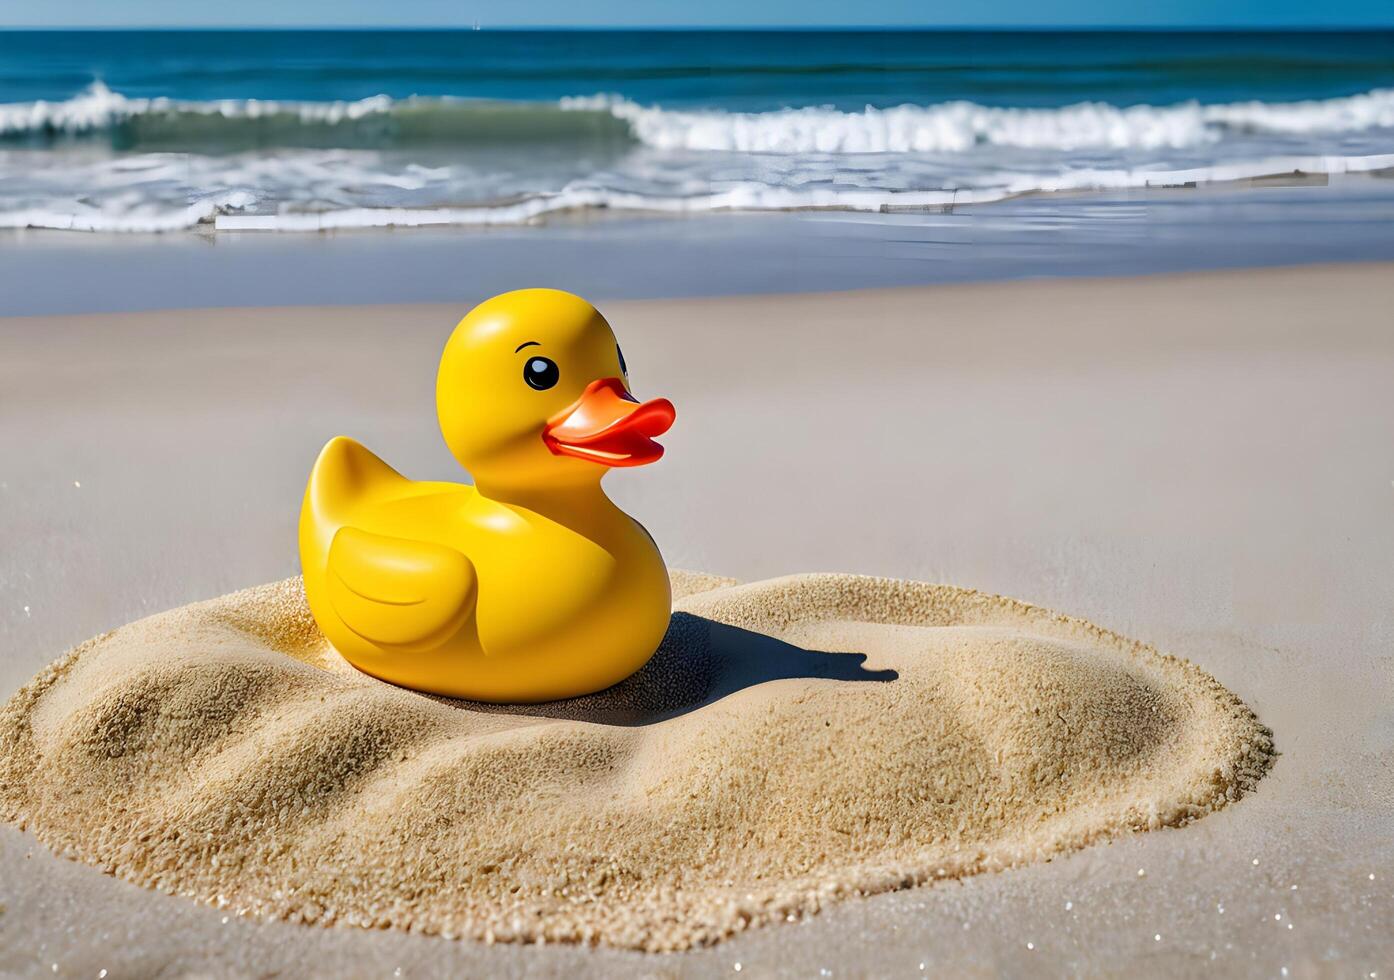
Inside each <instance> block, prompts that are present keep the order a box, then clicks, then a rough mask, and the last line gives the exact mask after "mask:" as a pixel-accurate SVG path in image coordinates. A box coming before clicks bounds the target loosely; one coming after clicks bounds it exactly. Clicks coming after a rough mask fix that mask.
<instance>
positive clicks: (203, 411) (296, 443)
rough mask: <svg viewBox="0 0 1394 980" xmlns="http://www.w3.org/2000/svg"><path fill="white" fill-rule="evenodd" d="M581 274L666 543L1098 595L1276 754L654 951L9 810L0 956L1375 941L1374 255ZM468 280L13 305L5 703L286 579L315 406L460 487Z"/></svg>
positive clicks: (643, 500)
mask: <svg viewBox="0 0 1394 980" xmlns="http://www.w3.org/2000/svg"><path fill="white" fill-rule="evenodd" d="M131 251H133V252H139V251H140V250H139V249H132V250H131ZM601 305H602V310H603V312H604V313H605V314H606V315H607V317H608V318H609V319H610V321H611V323H612V324H613V325H614V327H615V330H616V332H617V334H618V335H619V337H620V338H621V339H622V341H623V344H624V351H625V356H626V359H627V360H628V362H629V364H630V370H631V372H632V375H633V378H634V384H635V386H636V391H638V392H640V393H641V394H642V395H643V396H645V397H648V396H656V395H664V396H668V397H671V398H672V399H673V401H674V403H675V404H676V405H677V408H678V412H679V422H678V424H677V426H676V427H675V428H674V429H673V431H672V433H671V434H670V437H666V438H665V440H664V442H665V444H666V445H667V448H668V453H667V455H666V456H665V458H664V460H663V461H662V462H660V463H659V464H657V465H656V466H654V467H652V468H646V469H643V470H640V471H637V472H633V473H617V474H615V475H613V476H612V477H610V478H609V480H608V481H607V484H606V486H607V488H608V489H609V490H610V492H611V493H612V495H613V496H614V497H615V499H616V501H617V502H618V503H620V504H621V505H622V506H623V507H624V508H625V509H626V511H627V512H629V513H631V514H633V515H634V516H635V517H636V518H637V519H639V520H641V521H642V522H643V523H644V524H645V525H646V526H647V527H648V528H649V530H650V531H651V532H652V533H653V535H654V537H655V539H656V540H657V541H658V542H659V544H660V545H661V547H662V548H663V552H664V555H665V558H666V559H667V561H668V563H669V564H670V566H673V567H681V568H695V569H700V570H703V571H708V572H712V573H716V574H728V575H732V576H735V577H737V578H740V579H742V580H747V581H753V580H757V579H762V578H770V577H773V576H776V575H783V574H789V573H797V572H815V571H838V572H851V573H863V574H873V575H886V576H895V577H900V578H907V579H914V580H917V581H926V582H943V583H951V584H953V585H957V586H963V587H968V588H974V589H980V590H982V591H985V592H990V593H994V594H999V595H1009V596H1017V597H1020V598H1021V599H1023V600H1025V601H1028V602H1031V603H1035V604H1038V605H1041V606H1044V607H1046V608H1049V609H1055V610H1059V611H1060V612H1062V613H1065V614H1067V615H1069V616H1078V617H1082V618H1085V619H1088V620H1090V621H1092V622H1095V623H1098V624H1100V625H1101V626H1103V627H1105V628H1107V629H1111V630H1116V631H1118V632H1120V633H1122V634H1124V635H1127V636H1130V637H1136V638H1137V639H1139V640H1141V641H1143V642H1146V643H1153V644H1155V645H1156V646H1157V647H1158V648H1159V649H1161V650H1164V651H1166V652H1168V653H1171V654H1174V655H1176V656H1178V657H1181V658H1184V659H1187V660H1190V661H1192V662H1193V663H1194V664H1196V665H1197V666H1198V667H1199V668H1200V669H1201V670H1203V671H1205V672H1207V673H1209V674H1211V675H1213V676H1214V677H1215V678H1216V679H1217V680H1218V681H1219V682H1220V683H1221V684H1223V685H1224V686H1225V687H1226V688H1228V689H1229V690H1230V691H1232V692H1234V694H1235V695H1237V696H1238V697H1240V698H1242V699H1243V700H1244V702H1245V703H1247V704H1248V705H1250V706H1251V707H1252V708H1253V709H1254V711H1255V712H1256V713H1257V715H1258V717H1259V718H1260V719H1261V721H1262V722H1263V723H1264V724H1265V725H1267V726H1268V727H1270V728H1271V729H1272V730H1273V732H1274V733H1275V738H1276V741H1277V747H1278V750H1279V751H1280V752H1281V753H1282V755H1281V756H1280V758H1279V759H1278V761H1277V763H1276V765H1275V767H1274V768H1273V770H1272V771H1271V772H1270V773H1269V775H1268V776H1267V777H1266V778H1265V779H1264V780H1263V781H1262V782H1261V783H1260V784H1259V785H1258V787H1257V789H1256V791H1255V792H1254V793H1253V794H1252V795H1251V796H1247V797H1245V798H1244V799H1243V800H1241V801H1239V802H1238V803H1236V804H1235V805H1233V806H1231V807H1228V808H1226V809H1225V810H1224V811H1222V812H1220V813H1217V814H1214V815H1212V816H1209V817H1206V818H1205V819H1203V820H1200V821H1198V822H1196V823H1195V824H1193V825H1191V826H1188V827H1186V828H1184V829H1181V830H1165V831H1159V832H1156V833H1146V834H1140V835H1135V836H1129V837H1124V838H1121V839H1119V840H1117V841H1115V842H1114V843H1112V844H1110V845H1107V846H1095V847H1089V848H1086V849H1084V850H1083V851H1080V852H1078V853H1076V854H1074V855H1071V856H1068V857H1062V858H1059V859H1057V860H1055V861H1052V862H1050V863H1048V864H1043V865H1037V866H1033V867H1027V868H1021V869H1016V870H1013V871H1008V872H1004V873H1000V874H990V875H984V876H980V877H977V878H974V879H971V880H965V881H964V882H963V883H962V884H954V885H951V886H947V887H945V886H930V887H926V888H917V889H911V890H907V891H900V892H895V893H891V894H884V895H879V896H876V897H872V898H864V899H853V900H850V901H848V902H845V903H842V904H840V905H839V906H837V907H836V908H832V909H828V910H826V911H824V912H822V913H820V914H818V915H816V916H813V917H811V918H809V919H807V920H805V921H803V922H800V923H797V924H776V925H774V926H771V927H769V928H764V929H761V930H757V931H755V932H752V933H749V934H746V935H742V936H740V937H738V938H736V939H733V940H730V941H728V942H726V943H722V944H721V945H719V946H716V947H712V948H707V949H699V950H695V951H692V952H690V953H683V954H677V955H672V956H666V955H665V956H663V957H662V958H654V957H650V956H646V955H644V954H632V953H624V952H619V951H613V950H591V949H584V948H576V947H552V946H548V947H542V948H539V947H510V948H503V947H491V946H487V945H484V944H478V943H470V942H459V941H443V940H430V939H425V938H422V937H416V936H400V935H389V934H379V933H369V932H363V931H359V930H350V929H306V928H304V927H297V926H293V925H284V924H274V923H272V924H268V923H262V922H256V921H253V920H250V919H242V918H239V917H238V916H236V915H232V916H230V917H229V916H227V915H226V914H225V913H222V912H219V911H218V910H214V909H208V908H204V907H201V906H198V905H196V904H194V903H193V902H190V901H188V900H187V899H183V898H180V897H177V896H173V895H162V894H159V893H157V892H154V891H148V890H146V889H143V888H137V887H134V886H131V885H127V884H124V883H122V882H119V881H116V880H114V879H112V878H109V877H106V876H103V875H102V874H100V873H99V872H97V871H95V870H93V869H91V868H89V867H86V866H83V865H79V864H75V863H72V862H68V861H64V860H62V859H60V858H57V857H55V856H53V855H52V854H50V853H49V852H48V851H46V850H45V849H44V848H43V847H41V846H39V845H37V843H36V842H35V841H34V840H33V838H32V837H30V836H28V835H26V834H24V833H21V832H19V831H16V830H14V829H13V828H9V827H5V828H3V829H0V904H2V905H3V906H4V912H3V914H0V972H4V973H7V974H9V973H13V974H15V975H17V976H40V975H42V976H52V975H54V973H55V972H56V973H57V974H58V975H60V976H65V975H94V974H95V973H96V972H97V971H98V970H99V969H108V970H109V971H111V973H112V974H113V975H117V976H120V975H125V974H150V973H157V972H161V971H165V972H169V973H176V974H177V973H198V974H200V975H208V976H215V977H220V976H242V975H245V974H247V973H249V972H265V971H270V970H282V971H285V972H291V973H293V972H296V971H297V970H301V971H303V969H304V964H306V963H315V964H316V968H317V969H322V970H324V971H325V972H339V973H343V974H353V975H359V974H377V975H391V974H392V972H393V970H394V969H397V968H401V969H402V971H403V974H404V975H411V974H413V973H414V974H418V975H419V974H440V973H469V974H481V973H488V974H490V975H502V976H524V975H537V974H559V973H566V974H568V975H576V974H589V975H620V976H629V975H646V974H649V973H651V972H652V971H654V970H661V971H666V972H671V973H673V974H674V975H677V976H688V975H704V974H710V973H714V972H724V973H730V972H731V971H732V968H733V965H734V964H735V963H737V962H739V963H741V964H742V967H743V970H748V971H750V972H751V973H752V974H753V975H758V976H764V975H771V976H808V975H817V974H818V971H819V970H820V969H828V970H831V971H832V972H833V973H834V975H840V974H842V973H845V972H847V971H848V970H849V969H854V968H855V965H856V964H858V963H866V962H875V963H877V964H878V966H879V967H880V968H881V969H883V970H884V971H885V972H904V973H915V972H916V970H917V965H918V964H919V963H926V964H928V965H930V966H932V967H933V969H934V970H936V971H945V972H957V973H976V974H982V973H1003V972H1009V973H1018V974H1025V973H1029V972H1033V971H1041V970H1044V971H1047V972H1055V973H1064V972H1072V973H1084V974H1107V973H1112V972H1117V970H1119V969H1120V968H1123V969H1132V970H1134V971H1136V972H1141V973H1146V974H1168V975H1176V974H1184V975H1190V974H1191V973H1199V972H1200V971H1201V970H1202V969H1214V968H1219V969H1222V970H1226V971H1227V972H1230V973H1246V974H1248V973H1264V974H1277V973H1279V971H1280V968H1283V967H1286V968H1288V970H1289V973H1290V975H1296V976H1302V975H1307V974H1314V973H1319V972H1322V971H1329V970H1331V969H1340V970H1342V971H1343V972H1349V973H1368V972H1369V971H1371V970H1378V969H1379V968H1380V966H1381V965H1383V964H1385V963H1387V962H1388V960H1389V958H1390V956H1391V955H1394V947H1391V945H1390V941H1389V939H1388V937H1389V936H1390V935H1394V891H1392V890H1391V889H1394V843H1391V841H1394V835H1391V834H1389V833H1388V831H1389V830H1390V822H1389V815H1388V814H1389V810H1388V806H1389V801H1391V800H1394V777H1391V773H1390V770H1389V767H1388V766H1387V765H1386V764H1385V763H1384V760H1385V759H1386V758H1387V754H1388V752H1389V749H1390V741H1389V719H1390V716H1389V709H1388V705H1389V704H1390V703H1392V702H1394V679H1392V678H1391V677H1390V675H1389V672H1388V669H1387V663H1386V660H1387V656H1386V655H1387V651H1388V649H1389V644H1390V643H1391V642H1394V611H1392V609H1391V606H1390V604H1389V602H1388V589H1387V587H1386V583H1387V582H1389V581H1390V580H1391V578H1394V530H1391V527H1390V524H1389V521H1388V520H1387V516H1388V505H1389V492H1390V491H1389V479H1390V475H1391V474H1390V473H1389V472H1388V465H1387V459H1386V457H1385V455H1384V453H1385V448H1386V447H1388V446H1389V445H1390V444H1394V395H1391V394H1390V393H1389V390H1388V383H1387V379H1388V378H1389V377H1390V376H1391V372H1394V338H1391V337H1390V335H1389V331H1388V330H1387V329H1386V328H1385V326H1384V324H1383V322H1382V321H1380V319H1379V317H1378V315H1377V312H1378V311H1380V310H1385V309H1389V308H1394V265H1391V264H1389V263H1365V264H1358V265H1326V266H1308V267H1301V268H1276V269H1259V270H1245V271H1211V272H1204V273H1195V274H1184V275H1149V276H1141V277H1133V278H1097V279H1083V278H1073V279H1052V280H1044V281H1032V282H1008V283H1002V282H985V283H961V284H953V285H941V286H931V287H916V288H896V289H879V290H862V291H852V292H827V293H793V294H786V295H756V296H726V297H716V298H705V299H688V300H646V301H634V302H605V303H602V304H601ZM463 312H465V308H464V306H463V305H462V304H461V303H459V302H450V303H447V304H441V303H417V304H412V305H401V304H391V305H387V306H373V307H357V308H356V307H354V306H341V307H283V308H279V309H267V308H263V309H251V308H227V309H215V310H208V309H203V310H168V311H163V312H156V313H121V314H94V315H82V316H49V317H40V318H29V317H25V318H11V319H0V390H3V391H4V392H5V411H4V412H3V413H0V445H3V446H4V448H5V452H4V453H3V454H0V466H3V472H0V501H3V504H4V506H2V507H0V538H3V540H5V541H6V542H7V544H8V547H7V548H6V549H5V551H4V553H3V554H0V586H2V587H3V595H4V598H5V603H4V608H3V609H0V644H3V646H4V648H5V649H6V650H9V651H11V653H10V656H8V657H7V658H5V660H4V662H3V663H0V697H4V698H8V697H9V695H10V694H11V693H12V692H13V691H15V690H17V689H18V688H19V687H20V686H21V685H22V684H24V683H26V682H28V680H29V679H30V678H31V677H32V676H33V675H34V674H36V673H37V672H38V671H39V670H41V669H42V668H43V667H44V666H45V665H46V664H47V663H49V662H50V661H51V660H53V659H54V658H56V657H57V656H58V655H59V654H60V652H61V651H62V650H63V649H65V648H66V647H68V646H70V645H72V644H74V643H78V642H81V641H82V640H84V639H86V638H87V637H89V636H93V635H96V634H98V633H100V632H103V631H105V630H108V629H111V628H113V627H115V626H118V625H120V624H123V623H127V622H130V621H132V620H134V619H137V618H139V617H141V616H144V615H147V614H150V613H154V612H156V611H158V610H162V609H169V608H173V607H176V606H179V605H182V604H184V603H186V602H189V601H193V600H196V599H203V598H209V597H212V596H216V595H220V594H223V593H227V592H230V591H233V590H234V589H237V588H243V587H246V586H250V585H254V584H257V583H260V582H268V581H273V580H276V579H280V578H284V577H286V576H288V575H291V574H293V573H294V572H295V570H296V569H295V549H294V525H295V519H296V512H297V505H298V501H299V499H300V494H301V492H302V490H303V486H304V480H305V474H306V472H307V469H308V466H309V464H310V461H311V460H312V459H313V457H314V454H315V451H316V450H317V449H318V447H319V446H320V445H321V444H322V443H323V442H324V440H325V439H326V438H328V437H329V436H332V435H335V434H339V433H345V434H350V435H353V436H355V437H357V438H360V439H361V440H362V441H363V442H364V443H365V444H366V445H368V446H369V447H370V448H372V449H374V450H375V451H377V452H380V453H381V454H382V455H383V456H384V458H386V459H387V460H388V461H389V462H390V463H392V464H393V465H394V466H397V467H398V468H400V469H401V470H402V471H403V472H404V473H406V474H407V475H409V476H411V477H413V478H417V479H427V478H441V479H458V478H459V473H458V469H457V468H456V467H455V466H454V464H453V462H452V461H451V460H450V458H449V456H448V453H447V452H446V450H445V448H444V447H443V446H442V445H441V444H440V439H439V434H438V433H437V432H436V429H435V423H434V416H433V409H432V405H433V401H432V390H431V386H432V382H433V379H434V371H435V364H436V358H437V356H438V354H439V349H440V344H441V343H442V342H443V340H444V337H445V335H446V334H447V333H448V331H449V329H450V327H451V326H452V325H453V323H454V321H455V320H456V319H458V317H459V316H460V315H461V314H462V313H463ZM1140 871H1142V872H1144V873H1139V872H1140ZM1221 909H1222V910H1223V911H1220V910H1221ZM224 918H228V919H229V921H227V922H224V921H223V920H224ZM1289 926H1291V928H1289ZM104 934H105V935H106V936H108V937H109V936H113V935H115V936H120V937H122V942H121V943H120V944H113V943H112V942H110V941H109V940H108V939H105V938H103V936H104ZM1154 937H1160V938H1154ZM54 963H57V964H58V968H57V970H53V969H51V965H52V964H54Z"/></svg>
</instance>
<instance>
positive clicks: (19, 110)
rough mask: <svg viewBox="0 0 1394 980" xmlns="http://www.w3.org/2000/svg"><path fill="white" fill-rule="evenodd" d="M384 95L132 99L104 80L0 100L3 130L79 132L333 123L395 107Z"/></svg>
mask: <svg viewBox="0 0 1394 980" xmlns="http://www.w3.org/2000/svg"><path fill="white" fill-rule="evenodd" d="M397 104H398V103H396V102H395V101H394V100H393V99H391V98H388V97H387V96H386V95H375V96H373V97H371V98H367V99H361V100H358V101H356V102H277V101H271V100H265V99H218V100H212V101H203V102H200V101H189V100H181V99H169V98H154V99H132V98H128V97H126V96H124V95H122V94H121V93H120V92H113V91H112V90H111V89H109V88H107V87H106V85H104V84H102V83H101V82H100V81H97V82H93V83H92V84H91V85H90V86H88V88H87V89H85V90H84V91H83V92H81V93H80V94H78V95H75V96H73V97H72V98H71V99H66V100H64V101H62V102H46V101H43V100H39V101H37V102H8V103H0V136H13V135H18V134H24V133H38V132H56V133H67V134H70V135H77V134H81V133H89V132H95V131H99V130H104V129H109V128H111V127H112V126H115V125H117V124H119V123H122V122H124V121H126V120H128V119H134V118H136V117H138V116H149V115H167V114H170V113H176V112H178V113H189V114H192V115H201V116H222V117H224V118H226V119H258V118H264V117H267V116H276V115H287V114H288V115H293V116H297V117H299V118H300V120H301V121H303V122H307V123H322V124H328V125H335V124H337V123H340V122H344V121H347V120H354V119H361V118H363V117H365V116H370V115H380V114H383V113H387V112H391V111H392V109H393V108H394V106H395V105H397Z"/></svg>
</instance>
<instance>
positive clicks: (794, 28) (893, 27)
mask: <svg viewBox="0 0 1394 980" xmlns="http://www.w3.org/2000/svg"><path fill="white" fill-rule="evenodd" d="M0 31H12V32H24V31H53V32H63V31H169V32H176V31H343V32H353V31H391V32H401V33H409V32H421V31H458V32H461V33H471V34H472V33H475V32H480V33H483V32H485V31H495V32H503V31H508V32H526V31H577V32H584V31H634V32H639V31H672V32H675V33H676V32H699V31H707V32H723V33H736V32H741V31H751V32H774V31H783V32H789V33H797V32H808V33H817V32H833V31H841V32H845V33H855V32H863V33H877V32H880V33H886V32H907V33H909V32H944V33H950V32H969V31H978V32H983V33H1069V32H1098V33H1110V32H1111V33H1149V32H1167V31H1169V32H1173V33H1179V34H1189V33H1196V34H1203V33H1231V32H1233V33H1263V32H1273V33H1292V32H1299V31H1323V32H1331V33H1341V32H1357V31H1370V32H1394V21H1390V22H1389V23H1373V24H1299V23H1292V24H1263V25H1252V24H1251V25H1242V24H856V25H850V24H802V25H778V24H740V25H731V24H728V25H718V24H616V25H607V24H569V25H568V24H496V25H491V26H484V25H482V24H481V25H475V26H471V25H468V24H202V25H180V24H0Z"/></svg>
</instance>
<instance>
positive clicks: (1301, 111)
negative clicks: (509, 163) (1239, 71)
mask: <svg viewBox="0 0 1394 980" xmlns="http://www.w3.org/2000/svg"><path fill="white" fill-rule="evenodd" d="M562 106H563V108H566V109H571V110H580V111H596V110H601V109H604V110H606V111H608V112H610V113H612V114H613V115H615V116H616V117H618V118H620V119H623V120H624V121H625V122H627V123H628V124H629V126H630V128H631V130H632V131H633V133H634V135H635V137H636V138H638V139H639V140H640V141H642V142H643V143H645V144H647V145H648V146H652V147H655V148H658V149H665V150H719V151H726V152H738V153H958V152H963V151H965V150H968V149H970V148H972V147H974V146H978V145H982V144H989V145H993V146H1011V147H1022V148H1026V149H1054V150H1078V149H1084V148H1088V147H1099V148H1108V149H1115V150H1118V149H1134V148H1136V149H1158V148H1162V147H1169V148H1180V147H1190V146H1197V145H1201V144H1205V143H1214V142H1218V141H1219V140H1221V139H1223V138H1224V136H1225V135H1226V134H1227V133H1229V132H1241V133H1272V134H1307V133H1337V132H1342V133H1352V132H1361V131H1364V130H1370V129H1382V128H1391V127H1394V90H1391V89H1382V90H1376V91H1373V92H1368V93H1365V94H1363V95H1354V96H1349V97H1346V98H1338V99H1325V100H1321V101H1310V102H1289V103H1264V102H1238V103H1230V104H1223V105H1201V104H1200V103H1196V102H1187V103H1182V104H1180V105H1172V106H1150V105H1139V106H1130V107H1127V108H1119V107H1117V106H1112V105H1107V104H1104V103H1081V104H1078V105H1071V106H1065V107H1063V108H1058V109H1015V108H994V107H990V106H982V105H977V104H975V103H972V102H946V103H943V104H940V105H932V106H918V105H902V106H897V107H895V108H889V109H877V108H872V107H868V108H866V109H864V110H863V111H861V112H840V111H838V110H835V109H825V108H800V109H780V110H778V111H774V112H752V113H743V112H722V111H715V110H713V111H681V110H672V109H661V108H654V107H647V106H641V105H637V104H635V103H633V102H629V101H627V100H624V99H619V98H614V97H609V96H590V97H586V98H573V99H564V100H562Z"/></svg>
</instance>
